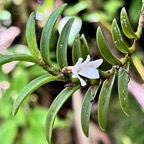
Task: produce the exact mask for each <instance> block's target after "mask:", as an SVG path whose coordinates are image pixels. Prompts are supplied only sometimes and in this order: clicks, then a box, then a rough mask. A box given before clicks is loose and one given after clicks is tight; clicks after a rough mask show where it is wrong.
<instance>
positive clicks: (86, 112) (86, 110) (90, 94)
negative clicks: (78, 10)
mask: <svg viewBox="0 0 144 144" xmlns="http://www.w3.org/2000/svg"><path fill="white" fill-rule="evenodd" d="M98 88H99V86H98V85H95V86H93V87H90V88H89V89H88V90H87V92H86V94H85V96H84V99H83V102H82V111H81V125H82V130H83V132H84V134H85V136H87V137H88V135H89V120H90V113H91V109H92V100H94V98H95V95H96V93H97V91H98Z"/></svg>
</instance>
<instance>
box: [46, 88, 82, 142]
mask: <svg viewBox="0 0 144 144" xmlns="http://www.w3.org/2000/svg"><path fill="white" fill-rule="evenodd" d="M79 88H80V86H79V85H77V86H75V87H67V88H65V89H64V90H63V91H61V92H60V93H59V95H58V96H57V97H56V98H55V100H54V101H53V103H52V104H51V106H50V108H49V110H48V114H47V118H46V138H47V142H48V144H51V137H52V128H53V124H54V121H55V117H56V115H57V113H58V111H59V110H60V108H61V107H62V105H63V104H64V103H65V102H66V100H67V99H68V98H69V97H70V96H71V95H72V94H73V93H74V92H75V91H76V90H77V89H79Z"/></svg>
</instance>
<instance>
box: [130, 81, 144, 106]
mask: <svg viewBox="0 0 144 144" xmlns="http://www.w3.org/2000/svg"><path fill="white" fill-rule="evenodd" d="M128 89H129V92H130V93H131V94H132V95H133V96H134V97H135V99H136V100H137V101H138V103H139V104H140V105H141V106H142V107H144V85H140V84H138V83H137V82H136V81H135V80H133V79H132V78H131V79H130V81H129V85H128Z"/></svg>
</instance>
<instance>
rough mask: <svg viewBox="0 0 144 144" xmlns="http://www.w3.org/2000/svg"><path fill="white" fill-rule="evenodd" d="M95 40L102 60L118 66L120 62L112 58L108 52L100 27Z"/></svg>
mask: <svg viewBox="0 0 144 144" xmlns="http://www.w3.org/2000/svg"><path fill="white" fill-rule="evenodd" d="M96 40H97V44H98V49H99V51H100V53H101V55H102V56H103V58H104V59H105V60H106V61H107V62H108V63H110V64H112V65H120V64H121V62H120V61H119V60H118V59H117V58H116V57H115V56H113V54H112V53H111V51H110V50H109V48H108V46H107V43H106V40H105V38H104V36H103V33H102V31H101V28H100V27H98V29H97V33H96Z"/></svg>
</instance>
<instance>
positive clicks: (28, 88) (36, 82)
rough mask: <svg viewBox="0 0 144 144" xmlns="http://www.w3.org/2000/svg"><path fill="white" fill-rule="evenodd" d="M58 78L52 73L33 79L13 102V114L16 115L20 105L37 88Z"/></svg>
mask: <svg viewBox="0 0 144 144" xmlns="http://www.w3.org/2000/svg"><path fill="white" fill-rule="evenodd" d="M57 79H58V76H52V75H50V74H45V75H42V76H40V77H38V78H36V79H34V80H32V81H31V82H30V83H29V84H28V85H27V86H26V87H24V88H23V89H22V91H21V92H20V94H19V95H18V97H17V99H16V100H15V102H14V104H13V110H12V111H13V114H14V115H15V114H16V113H17V111H18V109H19V107H20V105H21V104H22V103H23V101H24V100H25V99H26V98H27V97H28V96H29V95H30V94H31V93H32V92H34V91H35V90H36V89H38V88H39V87H40V86H42V85H44V84H46V83H48V82H51V81H56V80H57Z"/></svg>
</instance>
